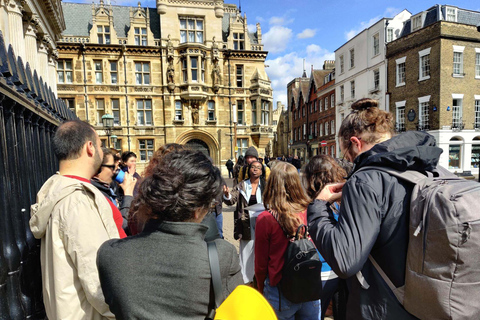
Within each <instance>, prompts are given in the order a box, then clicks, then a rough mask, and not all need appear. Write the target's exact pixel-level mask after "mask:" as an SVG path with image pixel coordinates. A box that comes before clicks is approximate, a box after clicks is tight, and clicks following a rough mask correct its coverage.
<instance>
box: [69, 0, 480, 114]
mask: <svg viewBox="0 0 480 320" xmlns="http://www.w3.org/2000/svg"><path fill="white" fill-rule="evenodd" d="M67 2H79V3H92V0H68V1H67ZM94 2H95V3H98V2H99V0H95V1H94ZM225 2H226V3H234V4H237V5H238V3H239V2H238V0H235V1H230V0H226V1H225ZM111 3H112V4H116V5H129V6H136V5H137V3H138V0H133V1H132V0H111ZM437 3H438V4H450V5H454V6H457V7H460V8H463V9H469V10H475V11H480V1H478V0H456V1H451V2H430V1H425V0H404V1H382V0H369V1H365V0H364V1H359V0H346V1H338V0H329V1H319V0H241V7H242V14H246V15H247V22H248V24H249V26H251V28H252V30H254V26H255V24H256V23H257V22H260V25H261V27H262V35H263V43H264V48H265V50H267V51H269V54H268V57H267V61H266V62H265V64H266V65H268V66H269V67H268V68H267V69H266V71H267V74H268V76H269V77H270V80H271V81H272V87H273V89H274V94H273V95H274V106H276V101H281V102H282V103H286V100H287V89H286V87H287V83H288V82H290V81H291V80H292V79H293V78H295V77H300V76H301V75H302V72H303V59H305V66H306V69H307V74H308V75H309V71H310V68H311V65H313V66H314V68H315V69H321V68H322V66H323V61H324V60H333V59H334V58H335V54H334V52H335V50H336V49H338V48H339V47H340V46H341V45H343V44H344V43H345V42H347V41H348V40H349V39H351V38H352V37H353V36H355V35H356V34H358V33H359V32H360V31H362V30H364V29H365V28H367V27H369V26H370V25H372V24H373V23H375V22H377V21H378V20H380V19H381V18H383V17H385V18H391V17H393V16H394V15H395V14H397V13H399V12H401V11H402V10H404V9H407V10H408V11H410V12H411V13H412V14H416V13H419V12H420V11H423V10H426V9H428V8H430V7H431V6H433V5H435V4H437ZM141 4H142V6H148V7H155V6H156V1H155V0H143V1H141Z"/></svg>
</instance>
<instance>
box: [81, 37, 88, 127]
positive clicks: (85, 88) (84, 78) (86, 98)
mask: <svg viewBox="0 0 480 320" xmlns="http://www.w3.org/2000/svg"><path fill="white" fill-rule="evenodd" d="M80 50H81V51H82V58H83V88H84V92H85V93H84V96H85V114H86V117H87V123H88V95H87V70H86V68H85V50H86V47H85V43H82V44H81V46H80Z"/></svg>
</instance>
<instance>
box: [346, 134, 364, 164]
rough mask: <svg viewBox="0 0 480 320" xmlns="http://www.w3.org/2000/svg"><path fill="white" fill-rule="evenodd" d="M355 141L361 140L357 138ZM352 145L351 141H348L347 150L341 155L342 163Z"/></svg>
mask: <svg viewBox="0 0 480 320" xmlns="http://www.w3.org/2000/svg"><path fill="white" fill-rule="evenodd" d="M357 139H358V140H362V138H360V137H357ZM352 144H353V143H352V141H351V140H349V141H348V147H347V149H346V150H345V152H344V153H343V156H342V161H343V160H345V156H346V155H347V153H348V151H350V148H351V147H352Z"/></svg>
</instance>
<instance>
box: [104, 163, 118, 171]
mask: <svg viewBox="0 0 480 320" xmlns="http://www.w3.org/2000/svg"><path fill="white" fill-rule="evenodd" d="M102 167H105V168H110V169H112V170H115V165H114V164H102Z"/></svg>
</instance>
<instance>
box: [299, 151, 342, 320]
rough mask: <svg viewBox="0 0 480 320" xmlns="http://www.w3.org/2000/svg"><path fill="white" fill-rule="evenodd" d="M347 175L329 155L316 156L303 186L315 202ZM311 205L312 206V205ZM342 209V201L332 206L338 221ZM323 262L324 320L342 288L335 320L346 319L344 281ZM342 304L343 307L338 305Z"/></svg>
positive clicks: (336, 306) (305, 171)
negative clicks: (342, 282) (330, 185)
mask: <svg viewBox="0 0 480 320" xmlns="http://www.w3.org/2000/svg"><path fill="white" fill-rule="evenodd" d="M346 175H347V173H346V171H345V170H344V169H343V168H342V167H341V166H340V165H339V164H338V162H337V161H336V160H335V159H334V158H332V157H330V156H328V155H323V154H322V155H316V156H314V157H312V158H311V159H310V161H309V162H308V164H307V165H306V166H305V167H304V169H303V186H304V188H305V190H306V192H307V194H308V196H309V198H310V201H311V202H313V201H314V200H315V198H316V197H317V196H318V194H319V193H320V191H322V189H323V188H324V187H325V186H326V185H327V184H330V183H335V182H344V181H345V177H346ZM310 205H311V204H310ZM339 208H340V201H337V202H334V203H333V204H332V209H334V210H333V216H334V217H335V219H336V220H337V221H338V209H339ZM321 260H322V262H323V264H322V296H321V298H320V300H321V301H322V314H321V318H322V320H323V319H324V317H325V313H326V311H327V308H328V306H329V304H330V301H331V300H332V299H333V297H334V295H335V293H337V292H338V291H339V290H340V288H341V289H342V290H343V291H342V292H340V293H339V294H337V295H336V297H340V298H341V299H340V301H337V300H335V301H334V308H333V311H334V318H335V319H336V320H342V319H345V309H346V299H345V297H346V295H347V294H348V293H347V292H345V291H346V286H344V285H343V284H342V285H341V286H340V282H341V281H344V280H342V279H339V278H338V276H337V275H336V274H335V272H333V271H332V268H331V267H330V266H329V265H328V263H326V262H325V259H324V258H323V257H321ZM338 304H341V305H338Z"/></svg>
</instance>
